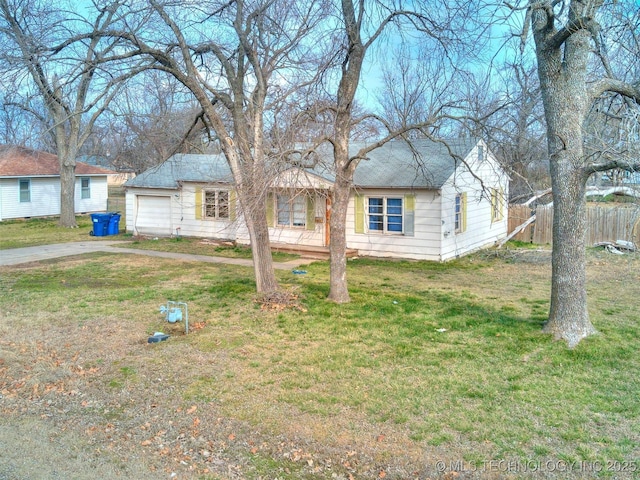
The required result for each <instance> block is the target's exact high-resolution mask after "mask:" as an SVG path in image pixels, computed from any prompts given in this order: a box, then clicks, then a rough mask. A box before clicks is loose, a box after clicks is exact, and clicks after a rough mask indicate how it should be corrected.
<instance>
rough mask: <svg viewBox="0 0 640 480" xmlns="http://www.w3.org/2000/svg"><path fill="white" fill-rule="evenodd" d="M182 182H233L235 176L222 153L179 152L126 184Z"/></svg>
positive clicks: (159, 185)
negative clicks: (195, 153) (194, 153)
mask: <svg viewBox="0 0 640 480" xmlns="http://www.w3.org/2000/svg"><path fill="white" fill-rule="evenodd" d="M180 182H206V183H210V182H220V183H233V177H232V175H231V169H230V168H229V164H228V163H227V160H226V159H225V157H224V155H222V154H217V155H193V154H177V155H174V156H172V157H170V158H168V159H167V160H165V161H164V162H162V163H161V164H159V165H156V166H154V167H151V168H150V169H148V170H145V171H144V172H142V173H141V174H139V175H137V176H136V177H134V178H132V179H130V180H127V182H126V183H125V186H126V187H141V188H145V187H147V188H178V186H179V183H180Z"/></svg>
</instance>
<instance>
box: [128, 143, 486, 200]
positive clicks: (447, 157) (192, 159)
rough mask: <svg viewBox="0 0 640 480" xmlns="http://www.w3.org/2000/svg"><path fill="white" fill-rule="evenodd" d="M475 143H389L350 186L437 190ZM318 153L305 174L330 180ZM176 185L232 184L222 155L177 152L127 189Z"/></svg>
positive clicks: (354, 147)
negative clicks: (189, 183)
mask: <svg viewBox="0 0 640 480" xmlns="http://www.w3.org/2000/svg"><path fill="white" fill-rule="evenodd" d="M476 143H477V140H475V139H458V140H451V141H448V142H447V144H446V145H445V144H442V143H437V142H433V141H431V140H427V139H419V140H412V142H411V146H410V145H409V144H408V143H407V142H405V141H402V140H395V141H391V142H388V143H386V144H385V145H383V146H382V147H379V148H377V149H375V150H373V151H371V152H370V153H368V154H367V158H366V159H365V160H361V161H360V163H359V165H358V168H357V169H356V171H355V174H354V185H355V186H356V187H361V188H436V189H437V188H441V187H442V185H443V184H444V183H445V182H446V181H447V179H448V178H449V177H450V176H451V175H452V174H453V172H454V170H455V168H456V166H457V165H459V164H460V162H459V161H460V159H464V158H465V157H466V156H467V155H468V154H469V152H470V151H471V150H472V149H473V148H474V146H475V145H476ZM365 146H366V145H365V144H360V143H353V144H351V146H350V148H349V152H350V154H351V155H355V154H356V153H357V152H358V151H359V150H360V149H361V148H363V147H365ZM449 149H451V152H450V151H449ZM318 154H319V156H320V158H321V159H322V161H320V162H318V164H317V165H316V166H314V167H313V168H307V170H308V171H310V172H311V173H313V174H315V175H318V176H319V177H321V178H324V179H326V180H329V181H331V182H333V181H334V180H335V173H334V170H333V165H332V163H333V159H332V157H331V154H330V150H326V149H323V150H321V151H319V152H318ZM452 154H453V156H452ZM179 182H222V183H233V178H232V175H231V171H230V169H229V166H228V164H227V162H226V160H225V158H224V156H223V155H222V154H218V155H183V154H179V155H174V156H173V157H171V158H169V159H168V160H166V161H165V162H164V163H162V164H160V165H158V166H155V167H152V168H150V169H149V170H147V171H145V172H143V173H141V174H140V175H138V176H137V177H135V178H133V179H131V180H129V181H128V182H127V183H126V185H127V186H130V187H152V188H177V187H178V183H179Z"/></svg>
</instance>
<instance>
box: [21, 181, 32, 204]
mask: <svg viewBox="0 0 640 480" xmlns="http://www.w3.org/2000/svg"><path fill="white" fill-rule="evenodd" d="M18 185H19V190H20V203H28V202H30V201H31V180H29V179H28V178H21V179H20V180H19V182H18Z"/></svg>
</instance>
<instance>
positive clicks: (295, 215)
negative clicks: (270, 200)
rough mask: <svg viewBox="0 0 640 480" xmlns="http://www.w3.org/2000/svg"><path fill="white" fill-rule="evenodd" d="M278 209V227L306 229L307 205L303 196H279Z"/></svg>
mask: <svg viewBox="0 0 640 480" xmlns="http://www.w3.org/2000/svg"><path fill="white" fill-rule="evenodd" d="M276 209H277V218H278V225H280V226H285V227H303V228H304V227H306V225H307V203H306V201H305V197H304V196H303V195H297V196H291V195H286V194H285V195H282V194H280V195H277V196H276Z"/></svg>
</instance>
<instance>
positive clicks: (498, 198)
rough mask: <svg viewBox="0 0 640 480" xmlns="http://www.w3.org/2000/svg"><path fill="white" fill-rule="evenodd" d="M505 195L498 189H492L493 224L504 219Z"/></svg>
mask: <svg viewBox="0 0 640 480" xmlns="http://www.w3.org/2000/svg"><path fill="white" fill-rule="evenodd" d="M503 197H504V194H503V192H502V190H499V189H497V188H492V189H491V222H499V221H500V220H502V218H503V209H502V205H503V203H504V198H503Z"/></svg>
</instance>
